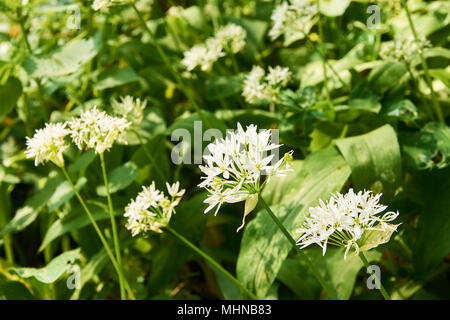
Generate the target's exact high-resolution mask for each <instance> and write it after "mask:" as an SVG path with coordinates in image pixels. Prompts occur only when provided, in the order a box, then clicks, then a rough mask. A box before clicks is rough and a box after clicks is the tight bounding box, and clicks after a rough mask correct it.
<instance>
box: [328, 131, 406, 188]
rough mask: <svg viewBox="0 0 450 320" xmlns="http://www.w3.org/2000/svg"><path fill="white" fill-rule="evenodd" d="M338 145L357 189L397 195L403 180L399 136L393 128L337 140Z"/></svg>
mask: <svg viewBox="0 0 450 320" xmlns="http://www.w3.org/2000/svg"><path fill="white" fill-rule="evenodd" d="M336 145H337V146H338V148H339V150H340V151H341V153H342V155H343V156H344V158H345V160H346V161H347V163H348V164H349V165H350V168H351V169H352V182H353V185H354V188H355V189H356V190H362V189H370V190H373V191H375V192H377V193H379V192H383V193H385V194H386V195H387V196H388V197H389V196H392V195H393V194H394V191H395V190H396V188H397V186H398V184H399V183H400V180H401V156H400V147H399V144H398V141H397V135H396V133H395V131H394V129H393V128H392V127H391V126H390V125H384V126H382V127H380V128H378V129H376V130H374V131H371V132H369V133H366V134H363V135H360V136H355V137H350V138H346V139H340V140H336Z"/></svg>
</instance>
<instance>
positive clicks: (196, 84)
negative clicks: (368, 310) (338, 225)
mask: <svg viewBox="0 0 450 320" xmlns="http://www.w3.org/2000/svg"><path fill="white" fill-rule="evenodd" d="M287 1H288V0H283V1H265V0H250V1H244V0H223V1H197V2H195V1H180V0H174V1H150V2H149V1H141V0H137V1H136V2H135V3H136V6H137V8H138V11H139V12H140V14H141V16H138V15H137V14H136V12H135V11H134V10H133V8H132V7H130V5H129V3H127V2H123V3H122V2H121V3H120V4H119V3H118V2H117V1H114V2H113V5H112V6H111V7H110V8H109V9H108V10H100V11H94V9H93V8H92V1H74V0H65V1H49V0H39V1H28V2H26V4H23V5H18V3H19V2H20V1H14V0H6V1H1V4H0V25H1V26H2V27H1V30H0V299H118V298H119V297H120V285H119V280H118V275H117V270H116V269H115V266H114V264H113V263H112V261H111V258H110V256H109V254H108V252H107V251H106V250H105V248H104V243H102V241H100V239H99V237H98V234H97V230H96V229H95V228H94V227H93V225H92V221H91V218H92V220H93V221H95V223H96V224H97V225H98V229H99V230H100V232H101V233H102V235H104V237H105V242H106V243H107V244H108V245H109V246H110V247H111V249H112V251H113V254H114V256H115V255H116V253H115V251H114V244H115V243H114V234H115V233H114V228H112V225H111V217H110V213H109V205H111V206H112V207H113V210H112V215H114V217H115V219H116V220H115V221H116V223H117V229H118V232H117V233H118V242H119V244H120V248H121V254H122V260H123V263H122V264H123V270H124V275H125V278H126V279H127V281H128V285H129V287H130V290H131V292H132V293H133V294H134V295H135V297H136V298H137V299H202V298H203V299H243V298H247V297H248V296H247V294H246V293H245V292H244V291H245V290H242V288H240V287H239V286H238V285H237V284H236V283H235V282H233V281H231V280H230V278H229V277H227V276H226V275H224V273H223V271H222V270H219V269H218V268H217V266H214V265H213V264H212V263H211V262H210V261H207V260H205V259H204V258H202V257H201V256H200V255H198V253H195V252H194V251H192V250H190V249H189V248H188V247H187V246H186V245H185V243H184V244H183V243H182V242H180V241H179V239H178V240H177V239H176V238H175V237H174V236H173V235H172V234H171V233H170V232H168V230H165V229H164V228H163V230H164V232H163V233H162V234H159V233H155V232H147V233H145V234H139V235H137V236H132V235H131V233H130V230H128V229H127V227H128V225H127V218H126V217H124V216H123V215H124V211H125V207H126V206H127V204H129V203H130V201H131V199H135V198H136V196H137V194H138V193H139V192H140V191H142V187H143V186H149V185H151V184H152V182H153V181H154V182H155V185H156V187H157V188H158V189H160V190H164V191H166V190H165V188H166V186H165V185H166V182H168V183H174V182H175V181H179V182H180V188H182V189H186V193H185V194H184V196H183V199H182V200H181V202H180V204H179V205H178V206H177V207H176V208H175V210H176V212H174V213H173V214H172V217H171V220H170V227H171V228H173V229H174V230H176V231H177V232H178V233H180V234H181V235H182V236H183V237H185V238H186V239H188V241H190V242H192V243H193V244H194V245H195V246H197V247H199V248H200V249H201V250H203V251H204V252H205V253H207V254H208V255H209V256H211V257H212V258H214V259H215V260H216V261H217V262H218V264H219V265H220V266H222V267H223V268H225V269H226V270H227V271H228V272H230V273H231V274H232V275H234V276H236V278H237V279H238V280H239V281H240V282H241V283H242V284H243V285H244V286H245V287H246V288H247V289H248V290H250V291H251V292H252V293H254V294H256V295H257V297H258V298H260V299H329V298H332V297H333V296H334V297H337V298H338V299H378V298H381V295H380V294H379V292H378V290H368V289H367V286H366V279H367V277H368V276H369V274H368V273H367V270H366V268H365V267H363V263H362V261H361V260H360V259H359V257H358V256H356V255H354V254H353V252H352V250H350V252H349V253H348V255H347V259H346V260H344V252H345V248H337V247H334V246H333V245H332V244H328V248H327V251H326V254H325V255H323V253H322V250H321V249H320V248H318V247H317V246H316V245H311V246H309V247H307V248H304V249H302V250H303V252H304V253H305V256H306V257H308V258H309V260H310V262H311V263H312V267H313V270H315V271H316V272H315V273H316V274H314V273H313V272H312V271H311V269H310V266H309V262H308V261H307V260H305V258H304V257H303V258H302V257H301V256H299V255H298V254H297V253H296V252H295V251H294V250H293V249H294V248H293V246H292V244H291V243H290V242H289V241H287V239H286V238H285V237H284V235H283V234H282V232H281V231H280V230H279V228H277V226H276V224H274V222H273V221H272V219H271V218H270V216H269V214H268V212H267V211H266V209H264V208H263V206H262V203H261V198H263V199H265V201H266V202H267V203H268V204H269V206H270V207H271V209H272V211H273V212H274V214H275V216H276V217H278V218H279V219H280V220H281V222H282V224H283V225H284V226H285V228H286V229H287V230H288V232H289V233H290V234H291V235H292V237H293V238H294V239H295V240H296V239H298V238H299V234H298V233H297V232H296V230H297V229H298V228H300V227H302V226H303V223H304V221H305V218H306V217H308V215H309V214H310V210H309V209H310V207H313V206H317V205H318V204H319V203H320V202H319V200H323V201H326V200H327V199H329V198H330V196H331V194H332V193H334V192H341V193H346V192H347V191H348V190H349V189H350V188H353V189H354V190H355V192H358V191H362V190H371V191H373V193H374V194H377V193H380V192H381V193H383V196H382V197H381V203H383V204H385V205H386V206H388V208H387V210H389V211H394V212H397V211H398V212H399V216H398V218H397V219H396V220H395V221H393V222H392V224H393V227H392V230H389V231H388V232H380V231H377V230H371V231H367V232H365V233H364V235H363V237H362V238H361V239H360V240H359V241H358V245H359V246H360V250H361V251H363V252H364V254H365V256H366V257H367V259H368V261H369V262H370V264H374V265H377V266H379V267H380V268H381V270H382V283H383V285H384V287H385V288H386V290H387V291H388V293H389V294H390V295H391V297H392V298H393V299H449V298H450V291H449V287H448V280H449V276H450V275H449V272H448V267H449V261H450V260H449V253H450V236H449V230H450V210H449V208H450V202H449V201H450V166H449V164H450V127H449V118H450V69H449V61H450V40H449V39H450V37H449V36H450V27H449V26H450V13H449V12H450V10H449V9H450V3H449V2H448V1H420V0H409V1H406V3H407V4H408V7H409V13H410V15H411V21H412V22H413V25H414V26H415V31H416V32H417V35H418V37H426V39H425V40H427V41H429V43H427V44H426V45H424V47H422V48H417V47H412V49H411V48H409V49H408V48H406V49H405V48H397V49H394V48H392V47H389V46H391V45H394V44H397V45H398V43H399V42H398V41H399V40H403V41H411V39H413V32H412V30H411V25H410V22H409V19H408V15H407V12H406V11H405V8H403V7H402V4H401V3H402V1H383V2H379V3H378V6H379V9H380V21H379V24H378V25H377V26H375V27H374V28H372V27H370V26H369V23H368V22H369V21H368V19H369V17H370V16H371V14H373V12H372V13H370V12H369V11H367V9H368V6H369V5H371V4H373V3H372V2H370V1H362V0H353V1H350V0H345V1H344V0H319V1H317V2H314V4H316V5H318V6H317V7H314V8H313V9H312V11H313V14H312V15H311V16H310V17H307V18H304V19H305V20H301V21H294V22H289V21H288V20H289V19H286V21H287V23H286V24H283V26H282V28H281V29H283V30H287V29H289V28H291V31H292V30H293V32H291V33H290V35H287V34H282V33H281V34H280V35H278V36H277V37H275V36H273V34H274V31H273V27H274V21H273V20H272V19H271V16H272V14H273V13H274V10H275V8H276V5H277V4H280V3H282V2H287ZM193 3H195V5H194V4H193ZM290 3H291V4H293V3H294V1H290ZM299 3H302V1H300V2H299ZM74 5H76V6H77V7H78V8H79V9H80V15H79V16H77V15H76V13H74V12H73V11H70V10H68V8H71V7H73V6H74ZM301 12H305V11H301ZM78 18H79V19H80V21H78V22H79V23H80V24H79V28H78V26H76V23H75V22H77V19H78ZM141 18H142V20H141ZM275 20H277V21H276V22H282V19H275ZM283 21H284V20H283ZM74 23H75V24H74ZM230 23H233V24H235V25H237V26H240V27H242V28H243V30H245V33H246V37H245V46H244V48H243V49H242V50H241V51H239V52H237V53H235V54H232V53H230V52H229V49H230V48H223V52H222V53H223V54H221V56H220V57H218V58H217V59H216V60H215V61H214V62H213V63H212V65H211V69H210V70H209V71H204V70H201V68H200V67H196V68H194V69H193V70H192V71H188V70H187V68H186V66H185V65H184V64H183V58H184V57H185V53H186V52H187V51H188V50H190V49H191V48H192V47H193V46H195V45H201V44H205V41H206V39H209V38H211V37H213V36H214V35H215V33H216V32H217V30H218V29H219V28H220V27H223V26H225V25H227V24H230ZM319 26H320V28H319ZM281 29H280V30H281ZM405 39H406V40H405ZM408 39H409V40H408ZM232 40H238V39H237V37H236V36H235V35H233V39H232ZM410 44H411V43H410ZM386 48H387V49H388V50H387V49H386ZM386 50H387V51H386ZM202 54H203V56H201V57H200V58H208V56H209V55H207V54H205V53H204V52H203V53H202ZM209 54H211V52H209ZM393 54H399V57H397V58H396V57H393V56H392V55H393ZM254 66H260V67H261V68H263V69H264V70H265V71H266V73H267V72H269V70H270V68H269V67H271V68H274V67H276V66H281V67H287V68H289V71H290V72H291V74H292V76H291V77H290V78H289V81H287V83H286V86H281V85H280V86H279V87H278V86H275V87H274V88H275V89H274V92H271V93H272V94H273V95H274V99H273V100H272V101H269V100H268V99H266V100H264V102H263V103H260V104H258V103H255V104H251V103H248V102H247V101H248V99H247V100H246V97H245V95H244V94H243V91H244V90H243V88H244V86H245V83H246V80H247V79H248V78H247V77H248V73H249V72H250V70H252V68H253V67H254ZM266 80H267V79H266ZM255 87H257V86H255ZM255 90H256V89H255ZM259 90H261V89H259ZM256 91H257V90H256ZM126 95H130V96H132V97H133V98H134V99H136V98H139V99H140V100H141V101H145V102H146V107H145V109H144V111H143V115H142V118H143V119H142V121H141V122H140V123H138V124H133V125H132V127H131V130H128V131H127V132H126V133H125V134H124V136H123V137H122V138H123V139H122V140H121V141H120V142H119V143H115V144H114V145H113V147H112V148H111V149H109V150H108V151H106V152H105V154H104V159H105V161H106V169H107V178H108V187H109V191H110V193H111V199H112V201H111V204H109V203H108V199H107V194H106V187H105V182H104V180H103V175H102V170H101V166H100V159H99V156H98V154H96V153H95V151H94V150H93V149H90V150H87V149H84V150H78V149H77V148H76V146H75V145H74V144H73V143H72V144H71V146H70V147H69V148H68V149H67V150H65V151H64V160H65V168H66V169H67V172H68V174H69V175H70V177H71V179H72V180H73V183H74V185H75V190H76V192H75V191H74V189H73V188H72V185H71V184H70V183H69V182H68V181H67V180H66V177H65V175H64V174H63V173H62V172H61V170H60V168H58V167H57V166H55V165H54V164H53V163H51V162H49V163H46V164H40V165H39V166H35V165H34V159H29V158H27V157H26V154H25V153H24V151H26V148H27V138H26V137H32V136H33V134H34V133H35V130H37V129H41V128H43V127H44V126H45V124H46V123H56V122H63V121H70V120H71V119H72V118H74V117H77V116H79V115H80V113H81V112H83V111H85V110H89V109H92V108H93V106H97V107H98V108H99V109H101V110H104V111H105V112H107V113H108V114H110V115H113V111H114V110H113V106H112V105H111V101H112V100H113V99H118V100H120V99H119V98H120V97H121V96H126ZM136 111H137V109H136V108H131V116H133V115H137V114H136ZM114 115H115V116H120V115H118V114H114ZM237 123H240V124H241V125H242V126H243V127H244V128H245V126H248V125H251V124H254V125H257V126H258V129H276V130H278V131H277V132H276V133H277V134H278V138H279V140H278V141H277V142H276V143H277V144H280V145H281V146H280V148H279V154H280V156H282V155H283V154H284V153H285V152H289V151H290V150H293V158H294V160H293V161H292V162H291V166H292V168H291V169H292V171H289V172H286V176H285V177H270V179H271V180H270V183H268V184H267V185H265V187H264V189H263V191H262V193H261V194H259V195H254V196H253V197H252V198H250V199H247V200H246V201H245V202H244V201H242V202H240V203H233V204H226V203H224V204H222V206H221V208H220V210H219V212H218V214H217V215H216V216H214V214H212V212H214V210H213V211H212V212H208V213H207V214H204V213H203V212H204V210H205V209H206V207H207V206H208V204H207V203H205V202H204V201H205V199H206V191H204V190H202V189H201V188H199V187H198V184H199V183H201V181H202V180H201V179H200V175H201V171H200V170H199V167H198V165H199V164H200V163H201V162H202V157H201V155H202V154H203V153H204V151H205V148H206V147H207V145H208V144H209V143H210V142H212V141H214V138H212V137H211V136H208V135H209V134H210V133H211V132H212V131H207V130H208V129H217V130H216V131H214V133H218V132H220V133H222V135H223V134H225V132H226V130H227V129H235V128H236V126H237ZM198 124H201V126H200V127H201V129H200V130H199V126H198ZM112 131H113V130H111V132H109V133H112ZM104 138H106V136H105V137H104ZM70 140H71V138H70V137H69V136H67V137H66V142H67V143H68V142H69V141H70ZM180 150H181V151H182V155H183V156H184V159H185V160H188V163H175V161H174V154H178V153H179V152H180ZM202 164H203V165H204V161H203V163H202ZM265 179H267V176H262V177H261V180H260V181H259V182H260V183H263V182H264V180H265ZM80 200H81V201H83V203H85V204H86V206H87V208H88V209H89V210H90V212H91V213H92V217H91V218H90V217H89V215H88V214H87V213H86V210H85V208H84V207H83V206H82V205H81V203H80ZM257 200H258V201H257ZM243 219H244V220H245V223H246V224H245V227H244V228H243V229H242V230H240V231H239V232H236V229H237V228H238V227H239V226H240V225H241V223H242V220H243ZM394 229H395V230H394ZM74 267H79V268H80V269H79V270H80V271H81V277H80V279H81V283H80V285H81V288H79V289H76V290H73V291H72V290H69V289H68V288H67V286H66V283H65V281H64V280H65V279H66V278H67V276H68V275H69V272H70V271H71V270H72V268H74ZM317 274H319V275H320V276H321V277H322V278H323V279H324V280H325V281H326V282H327V284H328V285H329V287H328V289H327V290H328V291H330V292H326V291H327V290H324V288H323V287H322V285H321V284H320V283H319V282H318V281H317V279H316V276H317ZM128 298H131V295H130V296H128Z"/></svg>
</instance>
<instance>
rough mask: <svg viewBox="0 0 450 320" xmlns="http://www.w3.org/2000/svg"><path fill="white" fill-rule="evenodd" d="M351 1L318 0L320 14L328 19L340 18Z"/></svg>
mask: <svg viewBox="0 0 450 320" xmlns="http://www.w3.org/2000/svg"><path fill="white" fill-rule="evenodd" d="M350 2H351V0H319V7H320V12H321V13H323V14H324V15H326V16H329V17H337V16H342V15H343V14H344V12H345V10H346V9H347V7H348V6H349V5H350Z"/></svg>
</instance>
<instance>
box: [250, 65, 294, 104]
mask: <svg viewBox="0 0 450 320" xmlns="http://www.w3.org/2000/svg"><path fill="white" fill-rule="evenodd" d="M290 78H291V72H290V71H289V68H287V67H286V68H283V67H280V66H276V67H274V68H272V67H269V73H268V74H267V75H266V73H265V72H264V69H263V68H261V67H259V66H254V67H253V68H252V70H251V71H250V72H249V74H248V75H247V76H246V78H245V80H244V83H243V89H242V96H244V98H245V100H246V101H247V102H248V103H252V104H257V103H261V102H262V101H264V100H267V101H269V102H272V103H276V102H278V100H279V94H280V90H281V89H282V88H283V87H285V86H286V85H287V84H288V82H289V80H290Z"/></svg>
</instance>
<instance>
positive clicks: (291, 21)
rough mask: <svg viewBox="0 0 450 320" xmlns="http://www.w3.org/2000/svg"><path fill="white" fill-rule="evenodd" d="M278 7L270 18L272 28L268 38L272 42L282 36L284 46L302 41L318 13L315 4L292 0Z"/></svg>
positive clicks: (306, 0)
mask: <svg viewBox="0 0 450 320" xmlns="http://www.w3.org/2000/svg"><path fill="white" fill-rule="evenodd" d="M291 3H292V4H289V2H288V1H286V2H283V3H281V4H280V5H278V6H277V7H276V8H275V9H274V11H273V13H272V16H271V18H270V19H271V20H272V28H271V29H270V31H269V36H270V38H271V39H272V40H275V39H276V38H278V37H280V36H281V35H284V43H285V45H289V44H291V43H292V42H294V41H296V40H300V39H303V38H304V37H305V35H306V34H307V33H308V32H309V31H310V29H311V28H312V26H313V25H314V17H315V16H316V15H317V13H318V7H317V4H315V3H313V1H310V0H293V1H291Z"/></svg>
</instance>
